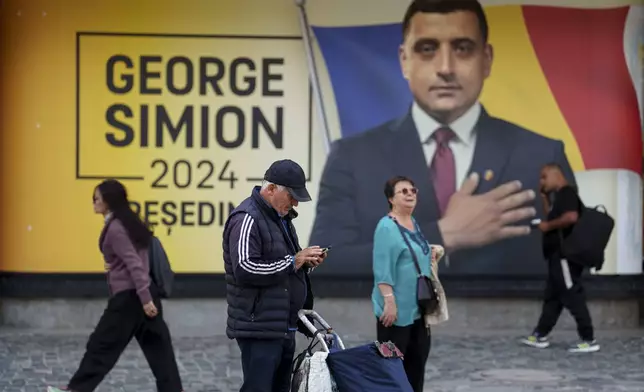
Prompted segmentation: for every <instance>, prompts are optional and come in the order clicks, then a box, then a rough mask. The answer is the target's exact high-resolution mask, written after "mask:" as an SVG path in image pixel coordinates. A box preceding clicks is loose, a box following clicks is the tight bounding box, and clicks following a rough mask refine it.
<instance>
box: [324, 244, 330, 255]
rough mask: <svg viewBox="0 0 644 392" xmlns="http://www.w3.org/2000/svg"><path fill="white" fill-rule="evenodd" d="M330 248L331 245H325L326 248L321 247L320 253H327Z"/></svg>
mask: <svg viewBox="0 0 644 392" xmlns="http://www.w3.org/2000/svg"><path fill="white" fill-rule="evenodd" d="M330 249H331V245H329V246H327V247H326V248H322V253H328V252H329V250H330Z"/></svg>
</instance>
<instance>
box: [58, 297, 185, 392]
mask: <svg viewBox="0 0 644 392" xmlns="http://www.w3.org/2000/svg"><path fill="white" fill-rule="evenodd" d="M150 290H151V291H152V295H153V298H154V304H155V305H156V307H157V310H158V314H157V316H156V317H154V318H149V317H147V316H146V315H145V313H144V311H143V305H141V301H140V300H139V297H138V296H137V295H136V292H135V291H134V290H128V291H122V292H120V293H117V294H116V295H115V296H113V297H111V298H110V300H109V302H108V303H107V308H106V309H105V311H104V312H103V316H102V317H101V319H100V321H99V322H98V325H97V326H96V329H95V330H94V332H93V333H92V334H91V335H90V337H89V341H88V342H87V350H86V351H85V355H84V356H83V359H82V360H81V363H80V366H79V368H78V370H77V371H76V374H74V376H73V377H72V379H71V380H70V382H69V384H68V388H69V389H70V390H72V391H78V392H91V391H93V390H94V389H96V387H97V386H98V384H100V382H101V381H103V378H105V376H106V375H107V373H109V372H110V370H112V368H113V367H114V365H115V364H116V361H117V360H118V358H119V357H120V356H121V354H122V353H123V351H124V350H125V348H126V347H127V345H128V344H129V343H130V341H131V340H132V338H133V337H134V338H136V340H137V341H138V343H139V346H140V347H141V350H143V354H144V355H145V359H147V361H148V364H149V365H150V368H151V370H152V373H153V374H154V377H155V378H156V384H157V390H158V391H159V392H180V391H182V390H183V388H182V386H181V379H180V376H179V369H178V368H177V363H176V360H175V357H174V350H173V348H172V340H171V338H170V331H169V330H168V326H167V325H166V323H165V321H164V320H163V310H162V307H161V301H160V300H159V298H158V296H157V295H156V290H155V289H154V288H152V287H151V288H150Z"/></svg>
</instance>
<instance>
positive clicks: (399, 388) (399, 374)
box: [291, 309, 413, 392]
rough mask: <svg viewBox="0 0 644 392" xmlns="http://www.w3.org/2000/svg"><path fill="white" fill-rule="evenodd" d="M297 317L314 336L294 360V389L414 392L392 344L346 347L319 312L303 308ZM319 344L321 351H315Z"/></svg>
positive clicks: (304, 391) (293, 391)
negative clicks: (316, 324)
mask: <svg viewBox="0 0 644 392" xmlns="http://www.w3.org/2000/svg"><path fill="white" fill-rule="evenodd" d="M298 317H299V318H300V320H301V321H302V323H303V324H304V325H305V326H306V328H307V329H308V330H309V331H310V332H311V333H312V337H311V342H310V344H309V345H308V347H307V348H306V349H305V350H304V351H302V353H300V354H299V355H298V356H297V357H296V358H295V360H294V361H293V379H292V382H291V392H413V389H412V387H411V385H410V384H409V381H408V380H407V375H406V374H405V369H404V367H403V363H402V361H403V356H402V354H401V353H400V351H399V350H398V348H396V346H395V345H394V344H393V343H391V342H385V343H382V342H370V343H367V344H364V345H361V346H357V347H352V348H348V349H347V348H345V346H344V342H343V341H342V339H341V338H340V336H339V335H338V334H337V333H336V332H335V331H334V330H333V328H332V327H331V326H330V325H329V323H327V322H326V321H325V320H324V319H323V318H322V317H320V315H319V314H318V313H317V312H315V311H313V310H306V309H303V310H300V311H299V312H298ZM316 322H317V323H318V324H320V328H316V326H315V323H316ZM318 344H319V345H320V350H319V351H316V352H314V351H313V350H314V349H315V348H316V347H317V346H318Z"/></svg>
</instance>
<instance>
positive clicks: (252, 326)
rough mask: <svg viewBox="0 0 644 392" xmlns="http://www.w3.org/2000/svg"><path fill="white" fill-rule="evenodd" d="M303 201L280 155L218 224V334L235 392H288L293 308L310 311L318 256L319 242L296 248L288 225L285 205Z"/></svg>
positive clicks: (292, 170) (296, 177)
mask: <svg viewBox="0 0 644 392" xmlns="http://www.w3.org/2000/svg"><path fill="white" fill-rule="evenodd" d="M310 200H311V196H310V195H309V192H308V191H307V190H306V176H305V175H304V170H302V168H301V167H300V165H298V164H297V163H295V162H293V161H291V160H288V159H286V160H281V161H277V162H274V163H273V164H272V165H271V166H270V167H269V168H268V170H267V171H266V174H265V175H264V181H263V183H262V185H261V187H260V186H257V187H255V188H254V189H253V191H252V193H251V195H250V197H248V198H247V199H246V200H244V201H243V202H242V203H241V204H240V205H239V206H238V207H237V208H236V209H235V210H233V212H232V213H231V214H230V216H229V217H228V220H227V221H226V225H225V227H224V241H223V248H224V264H225V269H226V283H227V296H226V297H227V301H228V323H227V327H226V334H227V335H228V337H229V338H230V339H236V340H237V344H238V345H239V348H240V350H241V360H242V370H243V373H244V382H243V385H242V387H241V392H278V391H279V392H281V391H286V392H287V391H288V390H289V389H290V375H291V362H292V361H293V355H294V353H295V332H296V331H297V329H298V316H297V312H298V311H299V310H300V309H302V308H303V307H306V308H312V305H313V294H312V292H311V285H310V282H309V278H308V272H309V271H310V270H311V268H313V267H315V266H317V265H319V264H320V263H321V262H322V261H323V260H324V258H325V257H326V253H325V252H324V251H323V250H322V249H321V248H320V247H319V246H312V247H309V248H306V249H301V248H300V244H299V241H298V238H297V233H296V232H295V227H294V226H293V223H292V220H293V219H294V218H295V217H297V212H295V210H294V209H293V207H297V205H298V204H299V203H300V202H306V201H310Z"/></svg>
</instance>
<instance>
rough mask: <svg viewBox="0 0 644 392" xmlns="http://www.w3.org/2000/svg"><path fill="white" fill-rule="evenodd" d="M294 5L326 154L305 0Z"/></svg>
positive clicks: (327, 140)
mask: <svg viewBox="0 0 644 392" xmlns="http://www.w3.org/2000/svg"><path fill="white" fill-rule="evenodd" d="M295 5H296V6H297V8H298V11H299V14H300V29H301V30H302V39H303V41H304V52H305V53H306V62H307V66H308V69H309V80H310V82H311V86H312V88H313V94H314V95H315V97H314V101H315V104H316V107H317V112H318V114H319V117H320V125H321V126H322V140H323V142H324V150H325V152H326V153H327V154H328V153H329V149H330V148H331V133H330V130H329V122H328V120H327V116H326V110H325V108H324V101H323V100H322V89H321V88H320V79H319V77H318V70H317V67H316V65H315V57H314V56H313V46H312V44H311V35H310V31H311V29H310V27H311V26H310V25H309V19H308V17H307V15H306V0H295Z"/></svg>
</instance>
